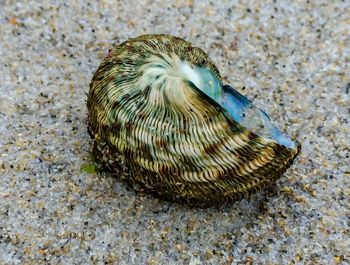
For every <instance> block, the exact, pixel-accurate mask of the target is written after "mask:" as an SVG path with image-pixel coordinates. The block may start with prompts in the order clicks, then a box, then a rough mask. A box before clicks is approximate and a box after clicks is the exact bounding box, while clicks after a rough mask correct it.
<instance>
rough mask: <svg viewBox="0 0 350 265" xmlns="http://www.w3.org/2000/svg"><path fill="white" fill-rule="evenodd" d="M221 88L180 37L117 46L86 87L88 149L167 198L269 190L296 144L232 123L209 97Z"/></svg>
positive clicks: (209, 198)
mask: <svg viewBox="0 0 350 265" xmlns="http://www.w3.org/2000/svg"><path fill="white" fill-rule="evenodd" d="M202 77H203V78H202ZM204 77H205V78H204ZM199 87H205V91H203V90H201V89H199ZM221 87H222V81H221V77H220V74H219V71H218V70H217V68H216V67H215V65H214V64H213V62H212V61H211V60H210V59H209V58H208V56H207V55H206V54H205V53H204V52H203V51H202V50H201V49H199V48H197V47H193V46H192V45H191V44H190V43H188V42H186V41H184V40H182V39H180V38H176V37H173V36H169V35H144V36H140V37H137V38H134V39H130V40H128V41H126V42H124V43H122V44H119V45H116V46H115V47H113V49H111V50H110V51H109V53H108V55H107V56H106V57H105V58H104V60H103V61H102V62H101V64H100V66H99V68H98V70H97V71H96V73H95V74H94V76H93V79H92V81H91V84H90V91H89V94H88V100H87V106H88V111H89V131H90V132H91V135H92V138H93V139H94V143H95V151H94V152H95V153H96V154H97V156H98V158H99V159H100V160H101V161H105V163H106V164H108V165H109V167H110V168H112V170H113V171H114V172H115V174H116V175H120V176H124V178H126V179H127V180H128V181H129V182H130V183H132V184H137V185H138V186H141V187H142V188H143V189H145V190H147V191H152V192H153V193H155V194H157V195H158V196H161V197H165V198H168V199H171V200H177V201H186V202H189V203H193V204H197V205H209V204H213V203H217V202H225V201H230V200H234V199H238V198H242V197H243V196H244V195H248V194H251V193H252V192H255V191H258V190H260V189H262V188H264V187H267V186H268V185H270V184H271V183H273V182H274V181H275V180H276V179H277V178H278V177H280V176H281V175H282V174H283V173H284V172H285V170H286V169H287V168H288V167H289V166H290V165H291V163H292V162H293V160H294V158H295V157H296V156H297V154H298V153H299V151H300V144H299V143H297V144H296V145H295V146H292V148H290V147H286V146H284V145H282V144H280V143H278V142H276V141H272V140H270V139H266V138H265V137H261V136H260V135H259V134H256V133H254V132H253V131H252V130H250V129H248V128H247V127H245V126H243V125H242V124H240V123H239V122H237V121H236V120H235V119H234V118H233V117H232V115H231V114H230V113H229V112H228V110H227V109H225V108H224V107H223V106H222V104H220V102H218V101H217V100H215V98H217V97H219V96H220V95H219V94H220V93H221V92H220V89H221ZM217 88H220V89H219V90H217ZM216 94H217V95H216Z"/></svg>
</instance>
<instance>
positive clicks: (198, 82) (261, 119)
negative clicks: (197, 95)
mask: <svg viewBox="0 0 350 265" xmlns="http://www.w3.org/2000/svg"><path fill="white" fill-rule="evenodd" d="M180 71H181V74H182V76H184V77H185V78H186V79H187V80H188V81H190V82H192V83H193V84H194V85H195V86H196V87H197V88H198V89H199V90H201V91H202V92H204V93H205V94H206V95H207V96H209V97H210V98H212V99H213V100H214V101H216V102H217V103H218V104H219V105H220V106H221V107H223V108H224V109H225V110H226V111H227V112H228V113H229V114H230V115H231V117H232V118H233V119H234V120H235V121H236V122H238V123H239V124H240V125H241V126H243V127H245V128H247V129H248V130H250V131H252V132H254V133H255V134H257V135H259V136H260V137H263V138H264V139H265V140H267V141H274V142H277V143H279V144H281V145H283V146H285V147H287V148H295V147H296V144H295V142H294V141H292V140H291V139H290V138H289V137H288V136H286V135H285V134H283V133H282V132H281V131H280V130H279V129H278V128H277V127H276V126H275V125H273V124H272V122H271V120H270V117H269V116H268V115H267V114H266V112H265V111H263V110H262V109H260V108H258V107H256V106H254V105H253V104H252V102H251V101H250V100H249V99H247V98H246V97H245V96H243V95H242V94H240V93H239V92H238V91H236V90H235V89H233V88H232V87H230V86H228V85H224V86H222V84H221V82H220V80H219V79H218V78H217V77H216V76H215V74H213V73H212V72H211V71H210V70H208V69H207V68H203V67H198V66H191V65H190V64H189V63H187V62H186V61H182V62H181V66H180Z"/></svg>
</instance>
